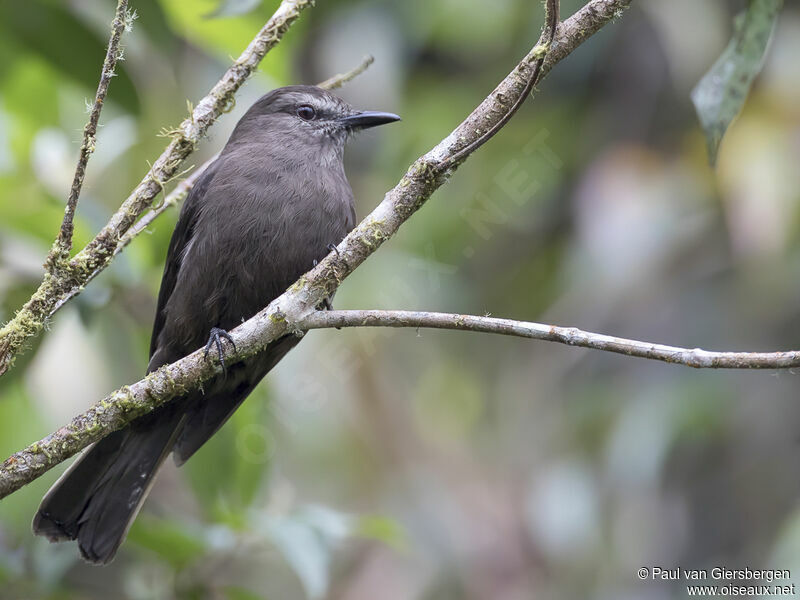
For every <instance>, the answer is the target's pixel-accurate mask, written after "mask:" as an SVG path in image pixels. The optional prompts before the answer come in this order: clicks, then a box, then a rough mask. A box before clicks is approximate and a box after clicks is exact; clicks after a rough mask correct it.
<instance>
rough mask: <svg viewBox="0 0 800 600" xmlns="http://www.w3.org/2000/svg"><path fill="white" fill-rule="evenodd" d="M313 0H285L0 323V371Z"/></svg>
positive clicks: (101, 258) (106, 252) (106, 256)
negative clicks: (121, 194) (114, 201)
mask: <svg viewBox="0 0 800 600" xmlns="http://www.w3.org/2000/svg"><path fill="white" fill-rule="evenodd" d="M313 3H314V0H283V1H282V2H281V4H280V6H279V7H278V10H277V11H275V14H273V15H272V17H271V18H270V19H269V21H267V23H266V24H265V25H264V27H262V29H261V31H259V32H258V33H257V34H256V36H255V37H254V38H253V40H252V41H251V42H250V44H249V45H248V46H247V48H246V49H245V50H244V52H242V54H241V55H240V56H239V58H238V59H237V60H236V62H234V63H233V65H231V66H230V67H229V68H228V70H227V71H226V72H225V74H224V75H223V76H222V78H221V79H220V80H219V81H218V82H217V83H216V84H215V85H214V87H212V88H211V90H210V91H209V93H208V94H207V95H206V96H205V97H204V98H203V99H202V100H200V102H198V104H197V106H195V107H194V109H193V110H192V111H191V114H190V115H189V117H188V118H187V119H185V120H184V121H183V123H181V124H180V126H179V127H178V128H176V129H175V130H173V131H170V132H169V136H170V137H171V138H172V141H171V142H170V144H169V145H168V146H167V148H166V149H165V150H164V151H163V152H162V153H161V156H159V157H158V158H157V159H156V161H155V162H154V163H153V165H152V167H151V168H150V170H149V171H148V173H147V174H146V175H145V177H144V179H142V181H141V183H139V185H138V186H137V187H136V189H134V190H133V192H132V193H131V194H130V196H128V198H127V199H126V200H125V201H124V202H123V203H122V205H121V206H120V208H119V209H118V210H117V211H116V212H115V213H114V214H113V215H112V216H111V219H110V220H109V221H108V223H107V224H106V225H105V227H103V229H102V230H101V231H100V232H99V233H98V234H97V236H95V238H94V239H93V240H92V241H91V242H89V244H87V245H86V247H85V248H83V249H82V250H81V251H80V252H78V254H77V255H76V256H75V257H74V258H73V259H72V260H70V261H69V262H65V263H64V264H63V268H60V269H59V270H58V273H56V274H53V273H51V272H49V271H47V272H45V275H44V279H43V280H42V283H41V284H40V285H39V288H38V289H37V290H36V292H35V293H34V294H33V296H31V298H30V299H29V300H28V302H26V303H25V305H24V306H23V307H22V308H21V309H20V310H19V311H17V314H16V315H15V316H14V318H13V319H11V320H10V321H9V322H8V323H6V324H5V325H4V326H3V327H2V329H0V375H2V374H3V373H5V372H6V371H7V370H8V368H9V367H10V366H11V364H12V362H13V359H14V356H15V355H16V354H18V353H19V352H21V351H22V349H23V345H24V344H25V342H26V340H28V339H29V338H31V337H33V336H34V335H37V334H38V333H39V332H40V331H41V330H42V328H43V326H44V323H45V321H46V320H47V319H48V318H49V317H50V316H51V315H52V314H53V313H54V312H55V310H57V309H58V307H59V306H61V305H62V304H63V302H64V299H65V298H66V297H67V296H74V295H77V294H78V293H80V291H81V289H82V288H83V286H84V285H86V283H87V282H88V281H89V280H90V279H91V278H92V277H94V275H95V274H96V273H97V272H98V271H101V270H103V269H104V268H105V267H106V266H108V264H109V263H110V262H111V260H112V258H113V256H114V254H115V252H116V248H117V245H118V243H119V241H120V239H121V238H122V237H123V236H124V235H125V233H126V232H127V231H128V230H129V229H130V228H131V226H133V224H134V223H135V222H136V219H138V218H139V216H140V215H141V214H142V213H143V212H144V211H145V210H146V209H147V208H148V207H149V206H150V205H151V204H152V203H153V200H154V199H155V198H156V196H157V195H158V194H159V193H160V192H161V191H162V190H163V189H164V184H165V183H166V182H167V181H169V180H170V179H172V178H173V177H175V176H176V175H177V174H178V172H179V171H178V169H179V167H180V165H181V163H182V162H183V161H184V159H185V158H186V157H187V156H189V155H190V154H191V153H192V152H193V151H194V149H195V146H196V145H197V144H198V142H199V141H200V140H201V139H202V137H203V136H204V135H205V134H206V132H207V131H208V128H209V127H211V125H212V124H213V123H214V122H215V121H216V120H217V118H218V117H219V116H220V115H221V114H222V113H223V112H224V111H225V110H226V108H227V107H228V106H229V105H230V103H231V102H232V101H233V98H234V95H235V94H236V92H237V91H238V89H239V88H240V87H241V86H242V84H243V83H244V82H245V81H246V80H247V78H248V77H250V75H251V74H252V73H253V72H254V71H255V70H256V68H257V67H258V64H259V63H260V62H261V59H262V58H264V55H265V54H266V53H267V52H269V50H270V49H272V48H274V47H275V46H276V45H277V44H278V42H280V40H281V38H283V35H284V34H285V33H286V31H287V30H288V29H289V27H290V26H291V25H292V23H294V22H295V21H296V20H297V18H298V17H299V16H300V13H301V12H302V11H303V10H305V9H306V8H308V7H309V6H311V5H313Z"/></svg>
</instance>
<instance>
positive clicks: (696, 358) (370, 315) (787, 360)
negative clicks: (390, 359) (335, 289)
mask: <svg viewBox="0 0 800 600" xmlns="http://www.w3.org/2000/svg"><path fill="white" fill-rule="evenodd" d="M330 327H336V328H339V327H426V328H432V329H456V330H459V331H477V332H482V333H497V334H500V335H511V336H516V337H523V338H529V339H534V340H543V341H546V342H557V343H559V344H566V345H568V346H580V347H581V348H592V349H594V350H603V351H605V352H615V353H617V354H624V355H626V356H636V357H638V358H649V359H651V360H660V361H663V362H667V363H672V364H676V365H684V366H686V367H694V368H697V369H789V368H793V367H800V351H796V350H792V351H787V352H711V351H708V350H701V349H700V348H678V347H675V346H665V345H663V344H653V343H651V342H641V341H638V340H629V339H625V338H619V337H614V336H611V335H604V334H602V333H592V332H590V331H583V330H581V329H577V328H576V327H557V326H555V325H544V324H542V323H531V322H529V321H512V320H511V319H498V318H495V317H477V316H473V315H457V314H450V313H437V312H416V311H405V310H334V311H325V312H323V311H318V312H314V313H311V314H309V315H308V316H306V317H304V318H303V319H302V320H301V321H300V322H298V323H297V328H298V329H300V330H301V331H308V330H310V329H324V328H330Z"/></svg>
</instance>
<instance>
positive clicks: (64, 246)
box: [47, 0, 135, 276]
mask: <svg viewBox="0 0 800 600" xmlns="http://www.w3.org/2000/svg"><path fill="white" fill-rule="evenodd" d="M134 18H135V14H134V13H128V0H119V1H118V2H117V10H116V11H115V13H114V20H113V21H112V23H111V37H110V38H109V40H108V48H107V49H106V57H105V60H104V61H103V67H102V69H101V71H100V82H99V83H98V84H97V92H96V93H95V97H94V104H92V108H91V111H90V112H89V121H88V122H87V123H86V126H85V127H84V128H83V143H81V149H80V152H79V154H78V165H77V166H76V167H75V175H74V177H73V179H72V187H70V190H69V196H68V197H67V207H66V209H65V210H64V219H63V220H62V221H61V228H60V230H59V232H58V236H57V237H56V241H55V243H54V244H53V248H52V250H51V251H50V255H49V256H48V257H47V268H48V269H49V270H50V271H51V272H52V273H53V274H54V275H56V276H57V271H58V270H59V269H60V268H61V266H62V265H63V264H64V263H66V261H67V260H69V253H70V250H72V234H73V231H74V226H73V221H74V219H75V209H76V208H77V206H78V198H79V197H80V195H81V188H82V187H83V180H84V177H85V176H86V165H87V164H88V163H89V157H90V156H91V155H92V153H93V152H94V150H95V142H96V139H95V136H96V135H97V125H98V123H99V122H100V112H101V111H102V110H103V103H104V102H105V99H106V94H107V93H108V86H109V84H110V83H111V78H112V77H114V70H115V69H116V67H117V61H118V60H119V59H120V58H121V57H122V49H121V48H120V45H119V43H120V40H121V39H122V32H123V31H125V30H126V29H130V26H131V22H132V21H133V19H134Z"/></svg>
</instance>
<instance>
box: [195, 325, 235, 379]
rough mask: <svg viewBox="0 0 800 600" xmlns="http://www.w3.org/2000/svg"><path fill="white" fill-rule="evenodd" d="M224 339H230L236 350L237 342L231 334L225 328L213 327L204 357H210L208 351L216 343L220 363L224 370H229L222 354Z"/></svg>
mask: <svg viewBox="0 0 800 600" xmlns="http://www.w3.org/2000/svg"><path fill="white" fill-rule="evenodd" d="M223 339H225V340H228V341H229V342H230V343H231V346H233V351H234V352H236V342H234V341H233V338H232V337H231V334H230V333H228V332H227V331H225V330H224V329H220V328H219V327H212V328H211V332H210V333H209V334H208V342H207V343H206V351H205V353H204V354H203V357H204V358H208V353H209V352H210V351H211V346H213V345H216V347H217V356H218V357H219V363H220V364H221V365H222V370H223V371H227V367H226V366H225V357H224V356H223V355H222V340H223Z"/></svg>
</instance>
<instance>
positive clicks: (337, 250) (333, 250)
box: [326, 244, 339, 258]
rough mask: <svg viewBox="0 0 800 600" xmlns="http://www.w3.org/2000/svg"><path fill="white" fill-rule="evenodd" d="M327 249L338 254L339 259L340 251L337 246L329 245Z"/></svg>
mask: <svg viewBox="0 0 800 600" xmlns="http://www.w3.org/2000/svg"><path fill="white" fill-rule="evenodd" d="M326 248H327V250H328V252H336V258H339V249H338V248H337V247H336V244H328V245H327V246H326Z"/></svg>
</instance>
